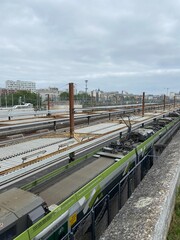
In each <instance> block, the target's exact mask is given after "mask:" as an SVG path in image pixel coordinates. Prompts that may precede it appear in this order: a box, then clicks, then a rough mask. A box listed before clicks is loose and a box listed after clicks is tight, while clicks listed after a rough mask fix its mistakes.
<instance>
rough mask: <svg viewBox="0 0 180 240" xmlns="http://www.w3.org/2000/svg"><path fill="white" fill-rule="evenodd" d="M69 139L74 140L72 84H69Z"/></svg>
mask: <svg viewBox="0 0 180 240" xmlns="http://www.w3.org/2000/svg"><path fill="white" fill-rule="evenodd" d="M69 117H70V138H74V84H73V83H69Z"/></svg>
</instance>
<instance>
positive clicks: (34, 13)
mask: <svg viewBox="0 0 180 240" xmlns="http://www.w3.org/2000/svg"><path fill="white" fill-rule="evenodd" d="M86 79H87V80H88V90H89V91H90V90H93V89H98V88H100V89H101V90H102V91H119V92H121V91H122V90H123V91H127V92H130V93H141V92H143V91H145V92H146V93H154V94H156V93H167V92H173V91H176V92H179V91H180V1H178V0H150V1H145V0H0V87H5V81H6V80H28V81H34V82H36V87H37V88H48V87H58V88H59V89H60V90H65V88H67V86H68V83H69V82H74V83H75V84H76V86H77V89H78V90H84V89H85V80H86Z"/></svg>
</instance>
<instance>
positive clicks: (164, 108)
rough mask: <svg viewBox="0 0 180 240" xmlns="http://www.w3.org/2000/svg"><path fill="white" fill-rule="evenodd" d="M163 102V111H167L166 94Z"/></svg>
mask: <svg viewBox="0 0 180 240" xmlns="http://www.w3.org/2000/svg"><path fill="white" fill-rule="evenodd" d="M163 102H164V107H163V110H164V111H165V110H166V95H165V94H164V100H163Z"/></svg>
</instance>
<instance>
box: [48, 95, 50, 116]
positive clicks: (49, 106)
mask: <svg viewBox="0 0 180 240" xmlns="http://www.w3.org/2000/svg"><path fill="white" fill-rule="evenodd" d="M49 111H50V97H49V94H48V115H50V112H49Z"/></svg>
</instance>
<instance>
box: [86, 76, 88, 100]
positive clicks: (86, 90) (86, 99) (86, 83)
mask: <svg viewBox="0 0 180 240" xmlns="http://www.w3.org/2000/svg"><path fill="white" fill-rule="evenodd" d="M87 84H88V80H85V93H86V104H87V90H88V87H87Z"/></svg>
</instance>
